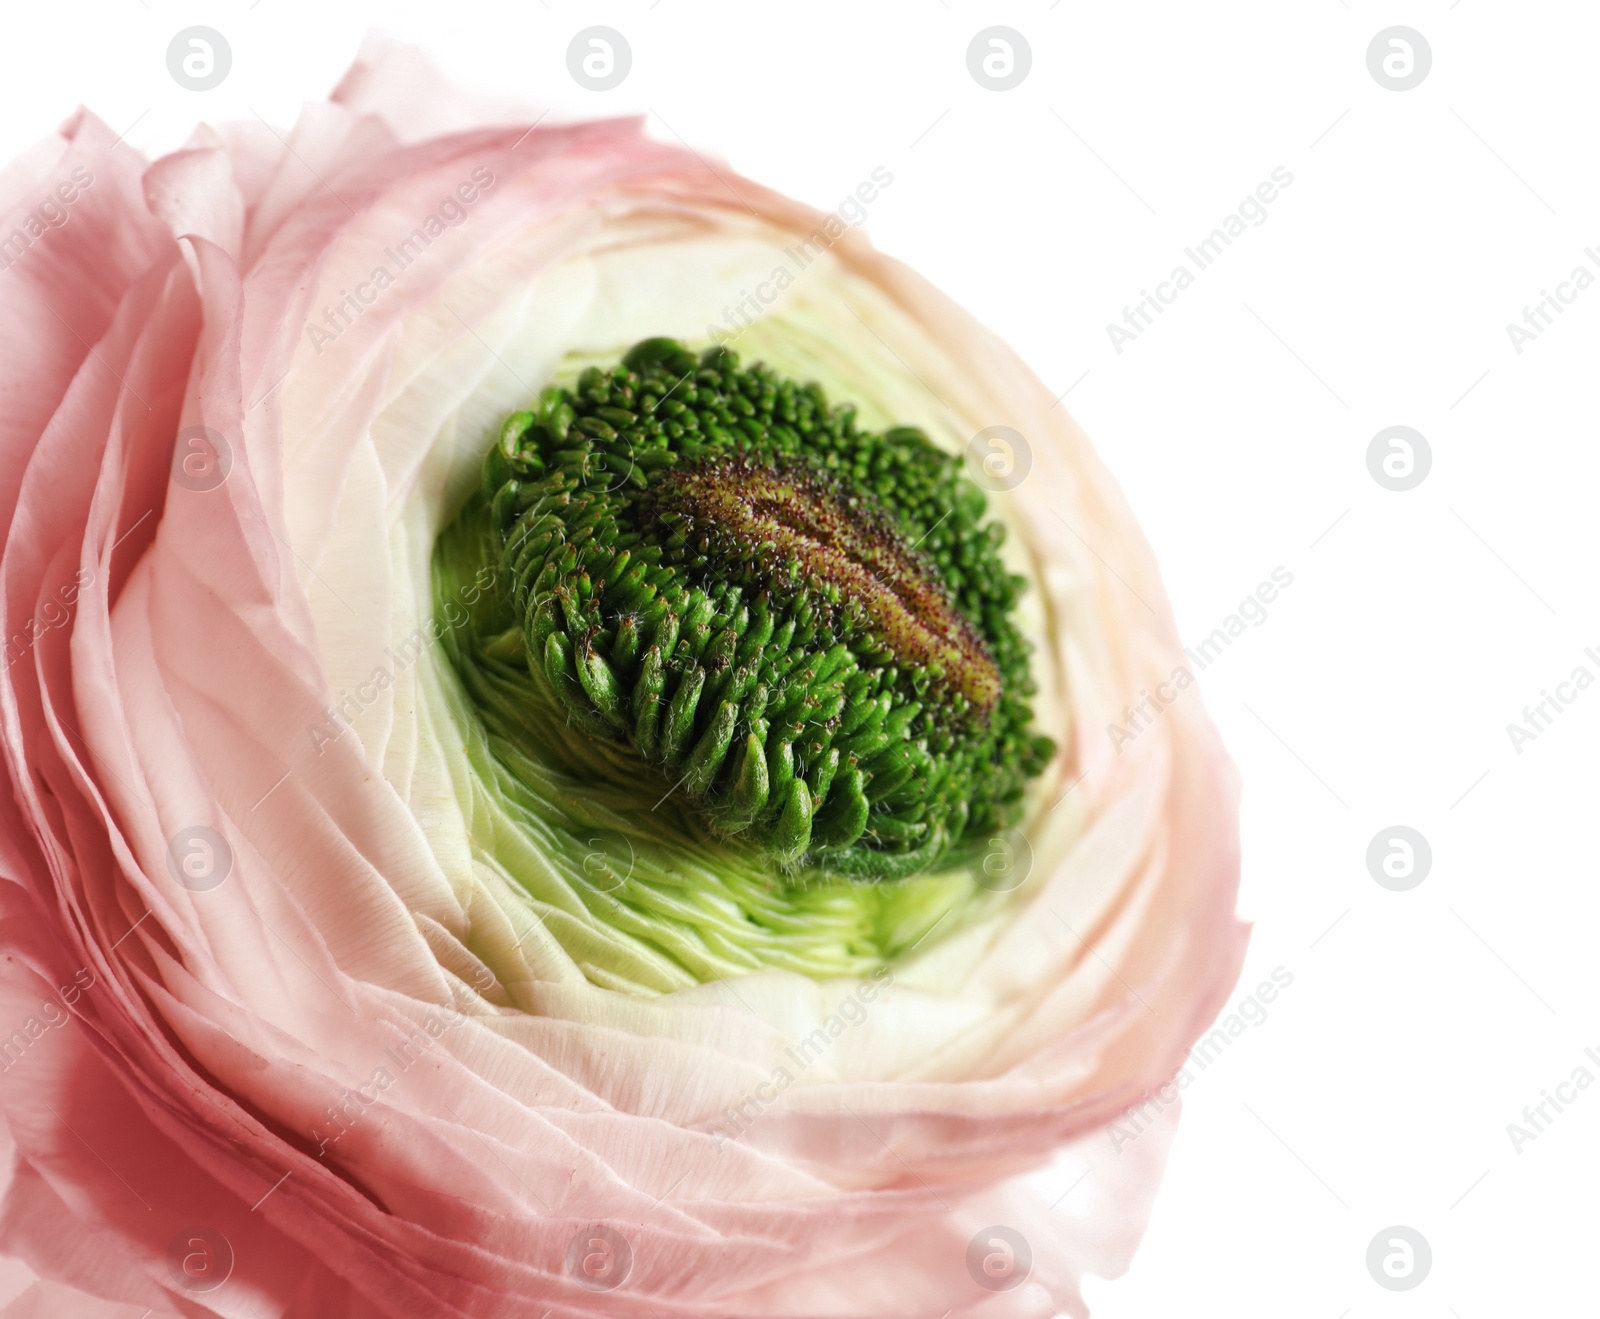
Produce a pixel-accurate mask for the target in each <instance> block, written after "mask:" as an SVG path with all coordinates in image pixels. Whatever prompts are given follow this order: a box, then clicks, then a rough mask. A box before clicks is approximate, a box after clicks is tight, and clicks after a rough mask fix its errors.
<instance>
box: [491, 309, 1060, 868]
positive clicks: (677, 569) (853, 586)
mask: <svg viewBox="0 0 1600 1319" xmlns="http://www.w3.org/2000/svg"><path fill="white" fill-rule="evenodd" d="M480 507H482V508H484V509H485V510H486V517H487V522H488V534H489V536H490V538H491V544H492V546H494V547H495V548H494V549H492V550H491V552H490V557H491V559H492V560H495V561H496V580H497V583H498V589H499V592H500V595H501V598H502V599H503V601H504V604H505V606H506V609H507V610H508V613H509V616H510V617H511V618H513V619H514V620H516V628H517V634H518V635H519V636H520V643H521V650H522V654H523V656H524V658H525V662H526V664H527V667H528V670H529V673H530V675H531V676H532V678H533V679H534V685H533V687H534V690H533V698H534V699H536V700H539V701H544V702H547V703H548V704H549V705H551V706H553V707H554V708H556V709H558V710H560V711H562V712H563V713H564V715H565V718H566V719H567V721H568V723H569V724H570V725H572V726H574V727H575V728H577V729H579V730H581V731H582V733H583V734H584V735H586V736H587V737H588V738H589V739H593V740H594V742H595V743H598V744H604V746H605V747H606V749H607V750H606V754H605V755H604V756H603V757H600V759H603V760H604V761H605V763H606V764H607V765H608V766H612V767H614V766H615V765H616V763H617V761H616V752H617V751H619V750H623V751H625V752H626V753H627V754H629V755H631V756H633V757H634V758H635V759H636V761H637V763H638V770H637V773H638V775H640V776H649V775H655V776H657V777H659V779H660V782H661V784H662V793H663V794H665V795H671V794H673V793H679V794H682V796H683V797H684V798H685V799H686V800H687V801H689V802H690V803H692V804H693V805H694V807H695V808H696V809H697V810H699V811H700V812H701V813H702V814H703V816H704V818H705V819H706V820H707V821H708V822H709V823H710V824H711V825H712V826H713V828H714V829H716V830H717V831H718V832H720V833H722V834H724V835H726V836H732V837H739V838H742V839H744V840H746V841H748V842H751V843H754V844H756V845H758V846H759V847H760V848H761V849H763V850H764V851H765V852H767V853H768V854H769V856H770V857H771V858H772V859H773V861H774V862H776V863H777V864H778V865H779V866H780V867H782V868H784V869H785V870H787V871H791V872H793V871H797V870H808V871H815V872H822V873H825V874H831V875H837V876H842V877H848V878H854V879H861V880H887V879H897V878H903V877H906V876H908V875H911V874H914V873H917V872H919V871H922V870H925V869H927V868H929V867H930V866H932V865H934V864H935V863H936V862H938V861H939V860H941V858H944V857H945V856H946V854H947V853H949V852H950V851H951V849H952V848H957V847H960V846H961V845H962V844H963V843H967V842H970V841H972V840H973V839H975V838H979V837H982V838H987V837H988V836H989V835H990V834H991V833H992V832H993V831H994V830H995V829H998V828H1004V827H1006V826H1007V825H1008V824H1010V823H1012V822H1013V821H1014V818H1015V816H1016V815H1017V814H1018V813H1019V810H1020V803H1021V800H1022V795H1023V790H1024V788H1025V786H1026V783H1027V780H1028V779H1029V778H1030V777H1032V776H1033V775H1036V774H1038V773H1039V772H1040V770H1041V769H1042V767H1043V765H1044V764H1045V762H1046V761H1047V760H1048V758H1049V757H1050V756H1051V755H1052V754H1053V750H1054V748H1053V746H1052V744H1051V743H1050V741H1049V739H1047V738H1043V737H1038V736H1035V735H1034V734H1033V733H1032V732H1031V730H1030V724H1031V719H1032V713H1031V708H1030V705H1029V698H1030V697H1031V695H1032V694H1033V691H1034V686H1033V683H1032V679H1031V677H1030V675H1029V672H1028V647H1027V644H1026V643H1025V642H1024V640H1023V639H1022V637H1021V635H1020V633H1019V631H1018V629H1017V627H1016V624H1015V621H1014V619H1013V613H1014V609H1015V605H1016V601H1017V598H1018V595H1019V593H1020V591H1021V590H1022V588H1023V581H1022V579H1020V578H1017V577H1014V576H1011V575H1009V574H1008V573H1007V572H1006V571H1005V569H1004V567H1003V565H1002V562H1001V559H1000V547H1001V544H1002V541H1003V528H1002V527H1001V526H1000V525H999V524H998V523H996V522H993V521H986V520H985V518H984V510H985V500H984V496H983V493H982V492H981V491H980V490H978V489H977V488H976V487H975V486H974V485H972V483H971V482H969V481H968V480H967V479H966V477H965V476H964V475H963V473H962V471H961V466H960V463H959V461H958V460H957V459H955V458H953V457H951V456H950V455H948V454H946V453H944V452H943V451H942V450H940V449H939V448H938V447H936V446H935V445H934V444H933V443H932V442H931V441H930V440H929V439H928V438H927V437H926V436H925V435H924V434H923V433H922V432H921V431H918V430H914V429H911V428H909V427H899V428H894V429H891V430H888V431H885V432H882V433H873V432H867V431H862V430H858V429H857V428H856V425H855V410H854V409H853V408H851V407H848V406H846V407H830V406H829V404H828V402H827V399H826V398H825V397H824V395H823V394H822V391H821V390H820V389H819V388H817V387H816V386H814V385H807V386H801V385H798V384H796V383H794V382H793V381H790V380H786V379H783V378H781V377H779V376H777V375H776V374H774V373H773V372H771V371H768V370H767V369H765V368H764V367H762V366H760V365H757V366H754V367H751V368H748V369H741V368H740V366H739V362H738V359H737V358H736V357H735V356H734V355H733V354H732V353H729V352H727V351H725V350H722V349H712V350H710V351H708V352H707V353H706V354H704V355H703V356H702V357H700V358H698V359H697V358H696V357H695V356H694V355H693V354H692V353H690V352H689V351H688V350H687V349H685V348H684V347H683V346H682V345H681V344H678V343H677V342H675V341H673V340H665V339H652V340H647V341H645V342H644V343H641V344H639V345H638V346H637V347H635V348H634V349H633V350H632V351H631V352H629V353H628V354H627V356H626V357H624V358H623V360H622V362H621V363H620V364H619V365H617V366H615V367H613V368H611V369H610V370H604V371H603V370H600V369H598V368H590V369H589V370H587V371H585V372H584V373H583V375H582V376H581V377H580V378H579V380H578V382H577V386H576V388H575V389H563V388H552V389H550V390H547V391H546V392H545V393H544V394H543V395H542V396H541V397H540V399H539V401H538V404H537V406H536V407H534V408H533V409H531V410H530V411H527V412H520V413H517V414H516V415H515V416H513V417H512V418H511V419H510V420H509V421H508V422H507V423H506V425H505V428H504V430H503V432H502V434H501V438H500V441H499V443H498V444H497V445H496V446H495V448H494V449H493V450H492V451H491V452H490V454H489V456H488V458H487V460H486V462H485V489H484V502H483V504H482V505H480ZM502 648H503V647H502Z"/></svg>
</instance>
